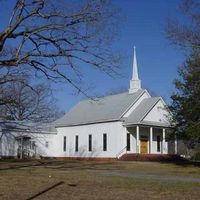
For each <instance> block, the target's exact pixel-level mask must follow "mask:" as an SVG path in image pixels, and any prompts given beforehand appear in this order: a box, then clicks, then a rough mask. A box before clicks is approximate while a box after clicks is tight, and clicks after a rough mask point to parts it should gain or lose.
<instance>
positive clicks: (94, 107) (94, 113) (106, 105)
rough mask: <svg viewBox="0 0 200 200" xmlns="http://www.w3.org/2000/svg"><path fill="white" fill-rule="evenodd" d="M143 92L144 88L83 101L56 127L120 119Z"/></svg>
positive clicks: (59, 121) (61, 119)
mask: <svg viewBox="0 0 200 200" xmlns="http://www.w3.org/2000/svg"><path fill="white" fill-rule="evenodd" d="M143 92H144V90H138V91H137V92H135V93H133V94H129V93H128V92H127V93H121V94H116V95H111V96H106V97H103V98H99V99H98V100H97V101H91V100H84V101H81V102H79V103H78V104H77V105H76V106H75V107H73V108H72V109H71V110H70V111H69V112H68V113H66V114H65V115H64V116H63V117H62V118H60V119H59V120H57V121H56V122H55V124H56V127H64V126H73V125H81V124H90V123H95V122H105V121H115V120H120V118H121V116H122V115H123V113H124V112H125V111H126V110H127V109H128V108H129V107H130V106H131V105H132V104H133V103H134V102H135V101H136V100H137V99H138V98H139V97H140V96H141V95H142V93H143Z"/></svg>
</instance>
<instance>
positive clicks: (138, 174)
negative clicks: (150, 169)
mask: <svg viewBox="0 0 200 200" xmlns="http://www.w3.org/2000/svg"><path fill="white" fill-rule="evenodd" d="M100 173H101V174H102V175H104V176H121V177H133V178H142V179H151V180H152V179H153V180H159V181H176V182H177V181H181V182H192V183H200V178H194V177H187V176H173V175H164V176H162V175H159V174H154V173H141V172H123V171H112V172H111V171H106V172H105V171H104V172H100Z"/></svg>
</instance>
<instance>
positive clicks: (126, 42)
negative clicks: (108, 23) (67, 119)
mask: <svg viewBox="0 0 200 200" xmlns="http://www.w3.org/2000/svg"><path fill="white" fill-rule="evenodd" d="M180 1H181V0H114V1H113V2H114V3H115V4H117V6H119V7H120V8H121V12H122V15H123V16H124V18H125V19H123V24H122V25H121V26H120V27H119V28H120V30H119V35H118V37H117V41H116V42H115V44H114V46H115V47H116V50H117V49H120V50H121V52H122V53H123V56H124V60H123V66H121V73H122V74H123V77H120V78H111V77H109V76H107V75H105V74H103V73H101V72H99V71H91V73H89V74H88V77H87V80H86V82H87V83H89V84H90V85H93V86H94V88H93V89H92V90H91V91H90V92H89V93H90V94H91V95H96V94H99V95H100V94H105V93H107V92H108V91H110V90H115V89H117V88H125V87H126V88H128V86H129V80H130V79H131V74H132V57H133V46H134V45H135V46H136V50H137V61H138V67H139V78H140V79H141V81H142V87H143V88H147V89H150V90H151V91H153V92H154V93H156V94H157V95H160V96H162V97H163V98H164V99H165V100H166V101H167V103H169V102H170V95H171V94H172V92H173V91H174V86H173V80H174V78H176V77H177V67H178V66H179V65H180V64H181V63H182V62H183V60H184V56H183V54H182V52H181V51H180V50H178V49H176V48H175V47H174V46H172V45H171V44H170V42H169V41H168V40H167V39H166V38H165V35H164V24H165V20H166V17H168V16H172V17H176V15H177V7H178V4H179V3H180ZM3 12H4V11H3ZM2 22H4V21H2V20H1V25H0V26H3V25H4V23H2ZM54 87H55V97H56V98H57V103H58V106H59V107H60V108H61V109H62V110H64V111H67V110H69V109H70V108H71V107H72V106H73V105H75V104H76V103H77V102H78V101H80V100H81V99H82V98H85V97H83V96H81V95H78V96H77V95H73V92H74V90H73V89H72V88H71V87H69V86H68V85H64V84H63V85H61V84H58V85H55V86H54Z"/></svg>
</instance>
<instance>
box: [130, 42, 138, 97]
mask: <svg viewBox="0 0 200 200" xmlns="http://www.w3.org/2000/svg"><path fill="white" fill-rule="evenodd" d="M133 49H134V55H133V74H132V79H131V80H130V88H129V94H132V93H134V92H137V91H138V90H139V89H141V80H139V78H138V67H137V58H136V47H135V46H134V48H133Z"/></svg>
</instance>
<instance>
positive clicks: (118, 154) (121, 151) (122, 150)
mask: <svg viewBox="0 0 200 200" xmlns="http://www.w3.org/2000/svg"><path fill="white" fill-rule="evenodd" d="M124 151H125V152H126V153H127V146H125V147H124V148H123V149H121V150H120V151H119V152H118V153H117V154H116V158H119V157H120V155H121V154H122V153H123V152H124Z"/></svg>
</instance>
